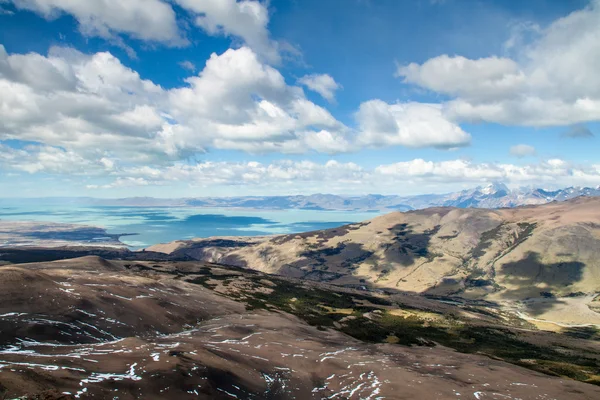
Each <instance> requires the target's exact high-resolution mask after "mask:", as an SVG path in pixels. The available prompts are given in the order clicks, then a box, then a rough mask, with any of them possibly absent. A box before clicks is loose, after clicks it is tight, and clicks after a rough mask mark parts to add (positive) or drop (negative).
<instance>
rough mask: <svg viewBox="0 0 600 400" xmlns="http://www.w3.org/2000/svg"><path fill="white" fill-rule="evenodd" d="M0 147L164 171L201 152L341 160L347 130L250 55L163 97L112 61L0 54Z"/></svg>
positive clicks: (215, 64)
mask: <svg viewBox="0 0 600 400" xmlns="http://www.w3.org/2000/svg"><path fill="white" fill-rule="evenodd" d="M0 128H1V129H0V140H3V139H4V140H6V139H18V140H26V141H33V142H39V143H44V144H46V145H49V146H60V147H62V148H65V149H67V150H70V151H76V152H78V153H80V154H83V155H86V156H89V157H96V156H97V155H98V154H97V153H98V152H99V151H102V152H107V153H108V154H112V155H114V156H117V157H120V158H124V159H127V160H128V161H129V162H140V163H144V162H145V163H147V162H149V161H152V162H159V163H160V162H166V161H169V160H177V159H181V158H185V157H187V156H188V155H190V154H193V153H196V152H202V151H205V150H206V149H208V148H226V149H240V150H245V151H248V152H252V153H263V152H272V151H279V152H284V153H302V152H306V151H311V150H314V151H319V152H327V153H335V152H340V151H348V149H349V147H350V144H349V143H348V141H347V139H346V132H347V131H348V128H347V127H345V126H344V125H343V124H341V123H340V122H339V121H337V120H336V119H335V118H334V117H333V116H332V115H331V114H330V113H329V111H327V110H326V109H324V108H322V107H320V106H318V105H316V104H314V103H312V102H310V101H309V100H307V99H306V97H305V95H304V92H303V91H302V89H301V88H299V87H296V86H290V85H287V84H286V82H285V79H284V78H283V76H282V75H281V73H280V72H279V71H277V70H276V69H275V68H273V67H271V66H269V65H268V64H265V63H263V62H262V61H261V60H260V59H259V57H258V56H257V55H256V53H254V52H253V51H252V50H251V49H249V48H248V47H242V48H239V49H236V50H233V49H230V50H227V51H226V52H224V53H223V54H221V55H217V54H213V55H212V56H211V57H210V59H209V60H208V61H207V62H206V65H205V67H204V69H203V70H202V71H201V72H200V73H199V74H198V75H196V76H191V77H189V78H188V79H187V80H186V84H185V85H184V86H181V87H176V88H173V89H170V90H167V89H164V88H162V87H161V86H160V85H157V84H155V83H153V82H152V81H149V80H145V79H143V78H141V77H140V75H139V74H138V73H137V72H136V71H134V70H132V69H130V68H128V67H126V66H124V65H123V64H122V63H121V62H120V61H119V60H118V59H117V58H116V57H114V56H113V55H111V54H110V53H106V52H103V53H96V54H92V55H87V54H83V53H80V52H78V51H76V50H73V49H68V48H56V47H55V48H52V49H50V51H49V54H48V55H47V56H43V55H40V54H37V53H29V54H11V55H9V54H8V53H7V52H6V50H5V48H4V47H3V46H2V45H0Z"/></svg>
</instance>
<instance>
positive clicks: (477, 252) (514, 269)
mask: <svg viewBox="0 0 600 400" xmlns="http://www.w3.org/2000/svg"><path fill="white" fill-rule="evenodd" d="M220 243H227V245H221V244H220ZM148 250H150V251H155V252H163V253H165V254H168V255H169V256H172V257H188V258H192V259H196V260H202V261H210V262H219V263H224V264H231V265H237V266H241V267H245V268H250V269H255V270H259V271H263V272H267V273H272V274H279V275H283V276H290V277H297V278H303V279H310V280H314V281H320V282H328V283H331V284H335V285H339V286H345V287H366V288H371V289H382V290H387V289H398V290H403V291H412V292H415V293H425V294H429V295H437V296H458V297H461V298H468V299H487V300H490V301H495V302H509V303H511V304H517V303H518V307H521V308H523V311H524V312H530V311H531V310H533V309H535V312H534V314H535V316H536V318H541V319H544V316H545V313H544V312H543V311H544V310H543V309H544V308H545V306H544V305H543V304H545V305H546V306H547V305H548V304H549V303H552V302H553V303H554V304H555V306H556V307H553V306H551V307H550V308H549V310H551V311H553V315H552V318H553V321H554V322H560V323H568V324H587V323H592V324H600V315H598V314H597V313H595V311H594V310H595V309H597V308H599V307H600V303H598V301H597V300H595V299H596V293H598V292H600V199H599V198H585V197H580V198H577V199H573V200H569V201H565V202H560V203H557V202H555V203H550V204H546V205H540V206H527V207H520V208H512V209H498V210H485V209H457V208H449V207H439V208H429V209H424V210H418V211H409V212H405V213H400V212H396V213H391V214H387V215H384V216H380V217H377V218H374V219H372V220H369V221H365V222H362V223H356V224H350V225H346V226H342V227H339V228H333V229H327V230H321V231H314V232H307V233H301V234H291V235H279V236H269V237H253V238H252V237H251V238H248V237H245V238H211V239H197V240H190V241H178V242H173V243H170V244H165V245H156V246H152V247H150V248H148ZM532 299H534V300H535V299H538V300H539V301H537V302H536V301H531V300H532ZM563 299H568V301H567V302H566V303H564V304H567V303H568V304H570V305H571V306H572V305H573V303H577V307H576V308H577V311H576V312H569V308H572V307H571V306H569V307H563V306H561V304H562V303H561V302H562V301H563ZM515 302H517V303H515ZM538 305H539V307H538ZM530 306H531V307H533V308H531V307H530ZM530 308H531V309H530Z"/></svg>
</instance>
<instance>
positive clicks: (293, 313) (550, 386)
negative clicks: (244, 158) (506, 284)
mask: <svg viewBox="0 0 600 400" xmlns="http://www.w3.org/2000/svg"><path fill="white" fill-rule="evenodd" d="M540 372H541V373H540ZM542 373H544V374H542ZM599 375H600V346H599V345H598V342H597V337H596V334H595V333H594V332H591V331H589V330H586V329H571V330H569V331H567V332H565V333H564V334H557V333H547V332H541V331H538V330H536V329H535V327H534V326H532V325H531V324H529V323H528V322H527V321H524V320H522V319H519V318H518V317H517V316H511V315H509V314H505V313H503V312H502V311H501V310H498V309H496V308H495V307H494V306H493V304H491V303H481V302H476V301H465V302H464V303H463V304H459V305H453V304H447V303H445V302H443V301H440V300H435V299H427V298H424V297H422V296H414V295H409V294H402V293H397V294H394V295H374V294H371V293H366V292H364V291H359V290H354V289H345V288H340V287H336V286H331V285H327V284H322V283H317V282H313V281H308V280H298V279H293V278H283V277H277V276H269V275H265V274H262V273H259V272H255V271H251V270H246V269H242V268H235V267H230V266H223V265H215V264H207V263H202V262H173V261H170V262H147V261H137V262H132V261H123V260H110V261H108V260H104V259H102V258H99V257H95V256H88V257H83V258H77V259H71V260H60V261H54V262H44V263H33V264H19V265H9V266H4V267H0V397H3V398H16V397H18V398H23V399H47V400H52V399H54V400H57V399H63V400H67V399H74V398H77V399H88V398H118V399H122V400H126V399H135V398H144V399H187V398H201V399H228V398H256V399H294V398H302V399H308V398H313V399H319V398H346V399H375V398H399V396H398V394H399V393H402V396H404V398H456V396H458V393H461V396H464V397H465V398H475V399H482V398H487V397H489V398H495V397H503V398H570V399H594V398H598V396H600V388H599V387H598V386H594V385H591V384H589V383H598V382H599V380H598V379H599V378H598V376H599ZM569 378H570V379H569ZM577 381H583V382H588V383H582V382H577ZM540 396H541V397H540Z"/></svg>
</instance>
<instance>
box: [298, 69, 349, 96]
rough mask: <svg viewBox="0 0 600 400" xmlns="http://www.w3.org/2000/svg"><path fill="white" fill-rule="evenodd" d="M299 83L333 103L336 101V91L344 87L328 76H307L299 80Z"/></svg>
mask: <svg viewBox="0 0 600 400" xmlns="http://www.w3.org/2000/svg"><path fill="white" fill-rule="evenodd" d="M298 83H300V84H302V85H304V86H306V87H307V88H309V89H310V90H312V91H314V92H317V93H319V94H320V95H321V96H322V97H323V98H324V99H325V100H327V101H329V102H333V101H334V100H335V91H336V90H338V89H340V88H341V87H342V86H341V85H340V84H339V83H337V82H336V81H335V80H334V79H333V78H332V77H331V76H330V75H328V74H312V75H305V76H303V77H302V78H300V79H298Z"/></svg>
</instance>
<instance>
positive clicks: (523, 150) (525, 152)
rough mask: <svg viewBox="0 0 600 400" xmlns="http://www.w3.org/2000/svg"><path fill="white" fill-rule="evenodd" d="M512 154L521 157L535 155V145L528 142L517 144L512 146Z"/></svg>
mask: <svg viewBox="0 0 600 400" xmlns="http://www.w3.org/2000/svg"><path fill="white" fill-rule="evenodd" d="M510 154H511V155H513V156H515V157H519V158H523V157H528V156H534V155H535V147H533V146H530V145H528V144H517V145H515V146H511V148H510Z"/></svg>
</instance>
